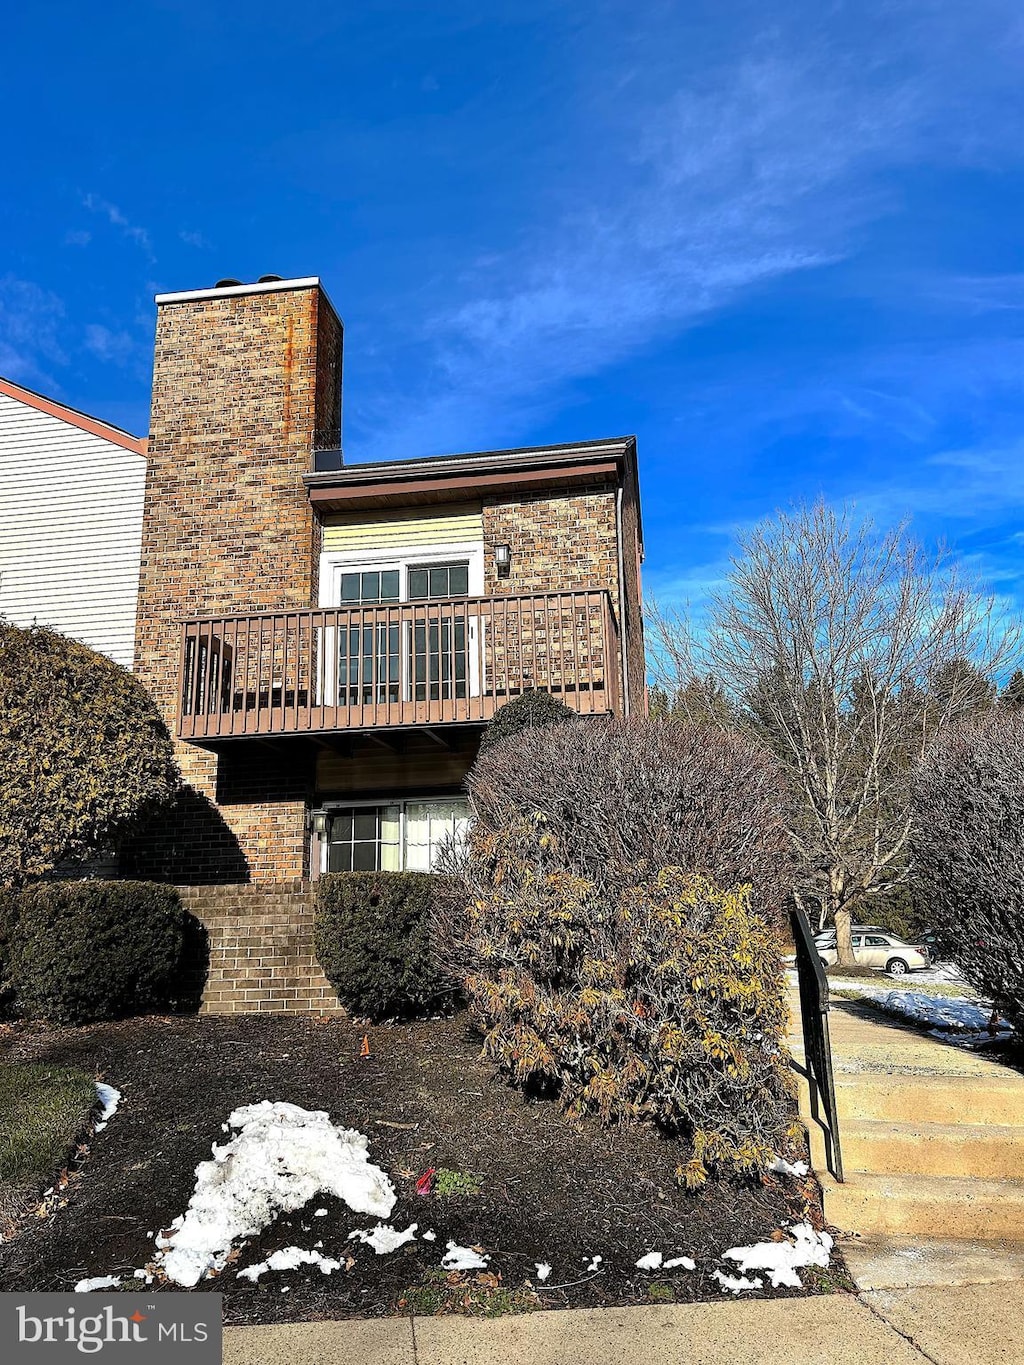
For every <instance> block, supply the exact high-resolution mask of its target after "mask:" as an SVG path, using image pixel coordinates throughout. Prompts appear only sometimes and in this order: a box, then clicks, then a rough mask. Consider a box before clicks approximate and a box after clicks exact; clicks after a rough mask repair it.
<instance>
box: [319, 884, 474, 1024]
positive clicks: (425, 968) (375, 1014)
mask: <svg viewBox="0 0 1024 1365" xmlns="http://www.w3.org/2000/svg"><path fill="white" fill-rule="evenodd" d="M435 884H436V878H435V877H434V875H433V874H432V873H430V872H330V873H328V874H327V875H326V876H324V877H321V878H320V880H319V881H318V882H317V884H316V916H315V931H314V933H315V945H316V955H317V958H318V959H319V961H320V965H321V967H323V969H324V974H325V975H326V977H327V979H328V981H329V982H330V983H331V985H332V986H333V987H334V989H335V990H336V991H337V993H338V999H339V1000H340V1001H341V1003H342V1004H343V1005H344V1006H345V1008H346V1009H347V1010H349V1011H350V1012H351V1013H352V1014H356V1015H360V1016H365V1017H366V1018H369V1019H389V1018H395V1017H397V1016H408V1015H412V1014H416V1013H418V1012H421V1011H424V1010H428V1009H431V1008H433V1007H436V1006H437V1005H438V1004H439V1003H440V1002H441V1001H442V1000H443V999H444V998H445V997H446V996H450V995H451V994H452V989H451V986H450V985H449V983H447V982H446V981H445V980H444V978H443V977H442V976H441V974H440V973H439V971H438V969H437V968H436V967H435V965H434V962H433V956H432V953H431V946H430V933H431V926H430V906H431V900H432V897H433V893H434V888H435Z"/></svg>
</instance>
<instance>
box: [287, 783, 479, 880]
mask: <svg viewBox="0 0 1024 1365" xmlns="http://www.w3.org/2000/svg"><path fill="white" fill-rule="evenodd" d="M420 801H462V802H464V804H465V806H466V808H467V810H468V811H469V813H470V814H472V806H471V804H470V800H469V797H468V796H464V795H459V794H458V793H457V792H433V793H428V794H423V793H419V794H418V795H416V796H376V797H374V796H367V797H357V798H354V799H352V800H351V801H350V800H348V799H346V798H345V797H338V798H337V800H331V801H324V802H323V803H322V805H320V806H319V807H318V808H317V809H318V811H322V812H324V813H325V814H327V815H333V814H334V813H335V812H336V811H339V810H367V809H371V808H372V809H379V808H380V807H382V806H397V807H398V861H399V868H398V870H399V872H406V871H408V869H407V867H406V865H405V864H406V852H407V823H406V822H407V816H406V807H407V806H410V805H416V804H417V803H418V802H420ZM313 837H314V838H316V837H317V836H313ZM319 843H320V858H319V864H320V875H321V876H324V875H326V873H327V871H328V859H329V857H330V840H329V839H327V838H326V837H325V838H321V839H320V840H319Z"/></svg>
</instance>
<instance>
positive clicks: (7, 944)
mask: <svg viewBox="0 0 1024 1365" xmlns="http://www.w3.org/2000/svg"><path fill="white" fill-rule="evenodd" d="M190 920H191V916H189V915H188V914H187V913H186V911H185V910H184V909H183V908H182V905H181V901H180V900H179V898H178V893H177V892H176V891H175V890H174V888H173V887H170V886H158V885H155V884H153V883H151V882H105V881H82V882H37V883H36V884H34V885H32V886H28V887H24V888H23V889H22V890H21V891H8V892H5V893H3V894H2V897H0V922H2V928H0V975H2V981H0V985H2V987H3V988H4V991H5V994H6V995H7V996H8V997H10V999H11V1000H12V1002H13V1009H14V1011H15V1012H16V1013H18V1014H20V1015H22V1016H24V1017H27V1018H40V1019H49V1020H52V1021H53V1022H54V1023H59V1024H88V1023H92V1022H93V1021H95V1020H98V1019H115V1018H118V1017H121V1016H123V1015H127V1014H138V1013H141V1012H144V1011H147V1010H152V1009H158V1008H161V1007H164V1006H167V1005H168V1004H170V1003H172V1002H173V1001H174V1000H175V998H176V996H177V994H178V993H179V988H180V985H181V973H182V970H183V957H184V952H185V948H186V944H187V941H188V929H189V922H190Z"/></svg>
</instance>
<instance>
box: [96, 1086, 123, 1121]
mask: <svg viewBox="0 0 1024 1365" xmlns="http://www.w3.org/2000/svg"><path fill="white" fill-rule="evenodd" d="M96 1098H97V1099H98V1100H99V1102H100V1104H102V1106H103V1110H102V1112H101V1114H100V1116H99V1118H98V1119H97V1120H96V1122H95V1123H94V1124H93V1127H94V1128H95V1130H96V1132H97V1133H101V1132H102V1131H103V1129H104V1128H106V1126H107V1124H108V1123H109V1122H110V1120H111V1119H112V1118H113V1117H114V1115H115V1114H116V1113H117V1106H118V1105H119V1104H120V1103H121V1092H120V1090H115V1089H114V1087H113V1086H112V1085H104V1084H103V1082H102V1081H97V1082H96Z"/></svg>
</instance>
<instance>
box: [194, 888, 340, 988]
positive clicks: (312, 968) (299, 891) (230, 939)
mask: <svg viewBox="0 0 1024 1365" xmlns="http://www.w3.org/2000/svg"><path fill="white" fill-rule="evenodd" d="M178 890H179V891H180V893H181V897H182V901H183V903H184V905H185V908H186V909H187V910H189V911H190V912H191V913H192V914H193V915H195V916H196V918H197V919H199V920H201V921H202V922H203V924H204V925H205V926H206V932H207V934H208V936H209V951H210V961H209V970H208V973H207V978H206V990H205V992H204V994H203V1003H202V1013H203V1014H255V1013H266V1012H272V1013H277V1014H283V1013H290V1014H295V1013H324V1014H336V1013H339V1012H340V1011H341V1006H340V1005H339V1004H338V999H337V996H336V995H335V993H334V991H333V989H332V988H331V986H330V984H329V983H328V981H327V978H326V977H325V976H324V974H323V972H322V971H321V969H320V966H319V963H318V962H317V960H316V956H315V954H314V952H313V892H312V890H311V888H310V886H309V884H308V883H305V882H301V881H286V882H280V883H277V884H273V883H268V884H265V885H262V886H181V887H179V888H178Z"/></svg>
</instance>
